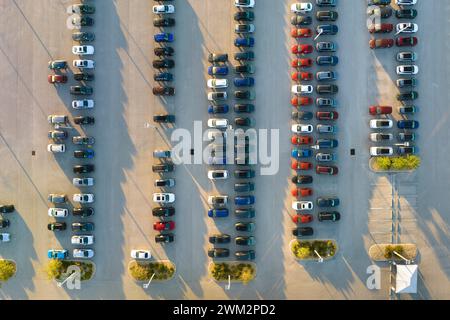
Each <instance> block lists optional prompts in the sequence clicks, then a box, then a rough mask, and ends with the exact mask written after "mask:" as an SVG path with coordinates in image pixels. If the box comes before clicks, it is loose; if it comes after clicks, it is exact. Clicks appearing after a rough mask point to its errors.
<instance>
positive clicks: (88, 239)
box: [70, 235, 94, 246]
mask: <svg viewBox="0 0 450 320" xmlns="http://www.w3.org/2000/svg"><path fill="white" fill-rule="evenodd" d="M70 243H72V244H73V245H82V246H88V245H91V244H94V236H92V235H85V236H72V238H71V239H70Z"/></svg>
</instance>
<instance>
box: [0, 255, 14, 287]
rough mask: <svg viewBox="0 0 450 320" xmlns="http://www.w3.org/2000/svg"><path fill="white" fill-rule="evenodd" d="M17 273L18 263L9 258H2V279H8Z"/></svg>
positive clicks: (0, 264)
mask: <svg viewBox="0 0 450 320" xmlns="http://www.w3.org/2000/svg"><path fill="white" fill-rule="evenodd" d="M15 273H16V264H15V263H14V262H12V261H8V260H0V281H1V282H6V281H8V280H9V279H10V278H11V277H12V276H14V274H15Z"/></svg>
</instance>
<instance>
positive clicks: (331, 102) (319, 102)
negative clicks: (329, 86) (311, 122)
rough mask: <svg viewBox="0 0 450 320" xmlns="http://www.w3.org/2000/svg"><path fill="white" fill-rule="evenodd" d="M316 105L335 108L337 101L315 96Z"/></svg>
mask: <svg viewBox="0 0 450 320" xmlns="http://www.w3.org/2000/svg"><path fill="white" fill-rule="evenodd" d="M316 105H317V106H318V107H319V108H336V107H337V105H338V103H337V100H336V99H333V98H317V99H316Z"/></svg>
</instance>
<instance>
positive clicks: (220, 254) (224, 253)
mask: <svg viewBox="0 0 450 320" xmlns="http://www.w3.org/2000/svg"><path fill="white" fill-rule="evenodd" d="M229 256H230V250H228V249H226V248H213V249H209V250H208V257H210V258H227V257H229Z"/></svg>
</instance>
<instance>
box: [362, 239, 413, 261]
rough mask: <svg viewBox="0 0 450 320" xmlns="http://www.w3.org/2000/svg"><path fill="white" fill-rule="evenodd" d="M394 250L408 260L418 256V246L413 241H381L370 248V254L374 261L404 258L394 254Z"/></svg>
mask: <svg viewBox="0 0 450 320" xmlns="http://www.w3.org/2000/svg"><path fill="white" fill-rule="evenodd" d="M394 251H395V252H397V253H398V254H399V255H401V256H402V257H404V258H405V259H408V260H414V259H415V258H416V256H417V246H416V245H415V244H411V243H402V244H390V243H381V244H374V245H372V246H371V247H370V248H369V256H370V258H371V259H372V260H374V261H380V262H381V261H391V260H397V261H399V260H402V258H401V257H399V256H398V255H396V254H394Z"/></svg>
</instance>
